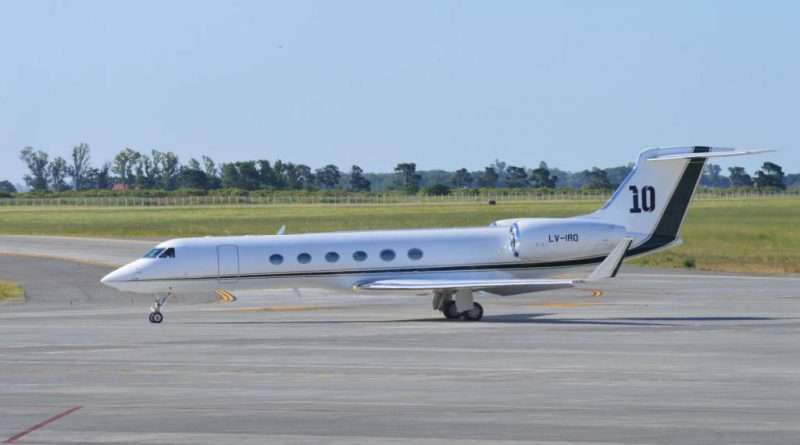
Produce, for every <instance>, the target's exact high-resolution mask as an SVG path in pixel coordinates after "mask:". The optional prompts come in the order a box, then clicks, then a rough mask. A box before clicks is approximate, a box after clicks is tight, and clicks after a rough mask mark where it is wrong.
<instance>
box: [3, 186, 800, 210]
mask: <svg viewBox="0 0 800 445" xmlns="http://www.w3.org/2000/svg"><path fill="white" fill-rule="evenodd" d="M610 196H611V194H610V193H608V192H602V191H568V192H556V193H542V192H527V191H509V192H496V193H495V192H489V193H481V194H474V193H458V192H456V193H452V194H450V195H444V196H420V195H398V194H371V195H342V196H326V195H322V194H320V195H306V196H292V195H283V196H282V195H268V196H167V197H157V198H154V197H133V196H114V197H68V198H5V199H0V207H184V206H272V205H384V204H398V205H402V204H428V203H430V204H437V203H440V204H447V203H468V202H488V201H495V202H535V201H565V202H574V201H605V200H607V199H608V198H609V197H610ZM788 197H793V198H800V190H797V189H795V190H790V191H784V192H767V191H763V192H759V191H743V192H730V191H725V190H719V191H716V190H704V191H700V192H698V193H696V194H695V196H694V199H695V200H701V201H704V200H749V199H770V198H772V199H774V198H788Z"/></svg>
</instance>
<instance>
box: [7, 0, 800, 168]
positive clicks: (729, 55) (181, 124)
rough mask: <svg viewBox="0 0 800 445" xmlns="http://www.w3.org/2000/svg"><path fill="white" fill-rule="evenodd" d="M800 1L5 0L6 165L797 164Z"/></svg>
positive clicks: (464, 165) (791, 166) (562, 165)
mask: <svg viewBox="0 0 800 445" xmlns="http://www.w3.org/2000/svg"><path fill="white" fill-rule="evenodd" d="M799 17H800V2H795V1H786V2H781V1H777V0H776V1H770V2H754V1H734V0H725V1H685V2H684V1H669V2H642V1H611V0H608V1H602V2H598V1H555V0H553V1H548V2H536V1H500V2H490V1H480V2H479V1H474V2H473V1H445V0H437V1H395V2H389V1H363V2H358V1H344V0H343V1H335V2H334V1H322V0H320V1H316V2H307V1H298V0H293V1H286V2H271V1H253V2H239V1H229V2H222V1H216V2H202V1H167V2H164V1H128V2H125V1H22V0H16V1H4V2H1V3H0V180H2V179H10V180H12V181H13V182H19V181H20V179H21V177H22V176H23V174H25V167H24V165H23V164H22V162H21V161H19V158H18V154H19V151H20V150H21V149H22V148H23V147H25V146H33V147H34V148H36V149H42V150H45V151H47V152H49V153H51V156H53V155H61V156H64V157H67V156H68V155H69V153H70V150H71V147H72V146H73V145H77V144H78V143H80V142H86V143H88V144H89V145H90V146H91V149H92V157H93V162H95V163H101V162H102V161H106V160H111V159H112V158H113V156H114V154H115V153H117V152H118V151H119V150H121V149H122V148H124V147H131V148H134V149H136V150H140V151H146V152H149V151H150V150H152V149H158V150H162V151H174V152H175V153H177V154H178V155H179V156H181V158H182V160H188V158H189V157H198V158H199V157H200V156H201V155H208V156H210V157H212V158H214V159H215V160H217V161H218V162H224V161H234V160H244V159H260V158H266V159H272V160H274V159H283V160H288V161H292V162H295V163H305V164H308V165H310V166H311V167H314V168H316V167H321V166H322V165H324V164H328V163H334V164H337V165H339V166H340V167H341V168H342V169H344V170H349V167H350V165H352V164H358V165H360V166H362V167H363V168H364V169H365V170H367V171H391V170H392V169H393V167H394V165H396V164H397V163H398V162H416V163H417V166H418V168H419V169H424V170H427V169H437V168H441V169H448V170H455V169H457V168H460V167H466V168H469V169H471V170H478V169H482V168H483V167H484V166H486V165H488V164H490V163H491V162H493V161H494V159H495V158H499V159H501V160H503V161H505V162H507V163H509V164H513V165H525V166H529V167H531V166H536V165H538V163H539V161H542V160H544V161H546V162H547V163H548V164H550V165H552V166H556V167H559V168H562V169H565V170H582V169H585V168H589V167H592V166H598V167H610V166H614V165H621V164H625V163H628V162H631V161H634V160H635V158H636V155H637V153H638V152H639V151H640V150H642V149H644V148H647V147H654V146H675V145H716V146H733V147H751V148H773V149H778V150H780V151H779V152H778V153H774V154H770V155H769V156H767V157H763V156H762V157H754V158H748V159H744V158H740V159H737V160H735V161H726V162H725V163H723V166H729V165H734V164H735V165H744V166H745V167H747V168H748V169H749V170H752V169H754V168H757V167H758V166H760V164H761V163H762V162H763V161H764V160H771V161H774V162H778V163H779V164H781V165H783V166H784V169H785V170H786V171H788V172H798V171H800V151H798V150H797V149H796V145H797V143H798V141H800V138H798V132H799V131H800V119H798V117H800V113H798V109H799V108H800V57H798V46H799V45H800V27H799V26H797V20H798V18H799Z"/></svg>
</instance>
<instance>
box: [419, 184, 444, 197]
mask: <svg viewBox="0 0 800 445" xmlns="http://www.w3.org/2000/svg"><path fill="white" fill-rule="evenodd" d="M423 192H424V193H425V194H426V195H428V196H447V195H449V194H450V187H448V186H446V185H444V184H434V185H432V186H430V187H425V188H424V189H423Z"/></svg>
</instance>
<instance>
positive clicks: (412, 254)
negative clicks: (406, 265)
mask: <svg viewBox="0 0 800 445" xmlns="http://www.w3.org/2000/svg"><path fill="white" fill-rule="evenodd" d="M408 258H409V259H410V260H414V261H418V260H421V259H422V251H421V250H419V249H417V248H413V249H409V250H408Z"/></svg>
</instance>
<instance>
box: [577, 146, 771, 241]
mask: <svg viewBox="0 0 800 445" xmlns="http://www.w3.org/2000/svg"><path fill="white" fill-rule="evenodd" d="M766 151H768V150H735V149H732V148H718V147H713V148H712V147H677V148H654V149H649V150H645V151H643V152H642V153H641V154H640V155H639V160H638V161H637V162H636V166H635V167H634V168H633V171H631V173H630V174H629V175H628V177H627V178H626V179H625V180H624V181H623V182H622V184H620V186H619V188H618V189H617V190H616V191H615V192H614V195H612V196H611V199H609V200H608V202H607V203H606V204H605V205H604V206H603V207H602V208H601V209H600V210H598V211H596V212H595V213H593V214H592V215H591V216H592V217H593V218H597V219H599V220H601V221H603V222H608V223H611V224H617V225H621V226H624V227H625V228H626V230H627V232H628V233H629V236H631V237H633V238H634V240H635V241H634V244H633V247H632V248H631V249H630V250H629V251H628V255H637V254H642V253H645V252H649V251H652V250H655V249H658V248H661V247H664V246H666V245H668V244H670V243H672V242H674V241H676V240H677V239H678V232H679V230H680V227H681V224H683V219H684V217H685V216H686V209H687V208H688V207H689V202H690V201H691V199H692V195H693V194H694V191H695V189H696V188H697V183H698V182H699V181H700V176H701V175H702V173H703V165H704V164H705V162H706V159H708V158H713V157H726V156H738V155H746V154H755V153H762V152H766Z"/></svg>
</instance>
